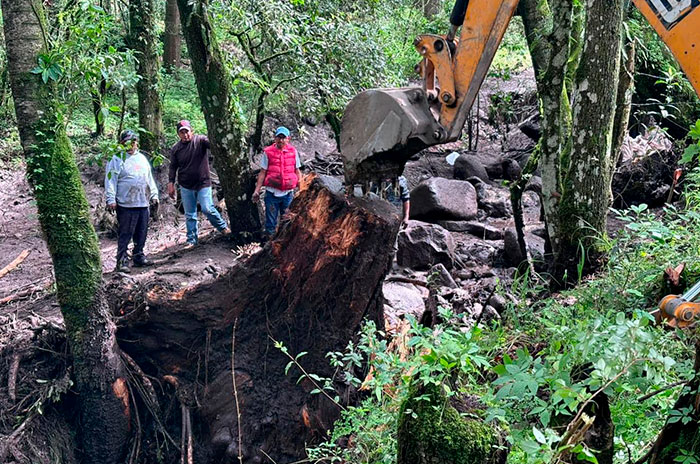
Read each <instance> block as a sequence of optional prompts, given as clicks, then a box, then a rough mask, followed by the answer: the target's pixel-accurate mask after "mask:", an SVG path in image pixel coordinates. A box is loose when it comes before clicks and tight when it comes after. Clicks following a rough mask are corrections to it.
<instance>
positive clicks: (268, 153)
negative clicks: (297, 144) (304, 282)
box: [253, 127, 301, 237]
mask: <svg viewBox="0 0 700 464" xmlns="http://www.w3.org/2000/svg"><path fill="white" fill-rule="evenodd" d="M260 167H261V168H262V169H260V174H258V181H257V183H256V185H255V192H253V202H254V203H257V202H258V201H259V200H260V188H261V187H262V186H263V185H264V186H265V234H266V236H267V237H270V236H272V234H274V233H275V229H277V219H278V217H279V216H281V215H282V214H284V212H285V211H287V208H288V207H289V204H290V203H291V202H292V199H293V198H294V189H295V188H296V187H297V185H298V184H299V179H301V171H299V168H300V167H301V161H300V160H299V154H298V153H297V149H296V148H294V147H293V146H292V144H290V143H289V129H287V128H286V127H278V128H277V130H276V131H275V141H274V143H273V144H272V145H270V146H269V147H265V149H264V150H263V155H262V158H261V160H260Z"/></svg>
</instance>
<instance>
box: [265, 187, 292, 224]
mask: <svg viewBox="0 0 700 464" xmlns="http://www.w3.org/2000/svg"><path fill="white" fill-rule="evenodd" d="M293 199H294V192H293V191H292V192H289V193H288V194H286V195H284V196H281V197H276V196H274V195H273V194H272V193H270V192H265V233H266V234H267V235H272V234H274V233H275V229H277V218H278V217H279V216H281V215H283V214H284V212H285V211H287V208H289V204H290V203H291V202H292V200H293Z"/></svg>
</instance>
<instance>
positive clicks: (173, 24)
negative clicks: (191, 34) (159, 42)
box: [163, 0, 182, 71]
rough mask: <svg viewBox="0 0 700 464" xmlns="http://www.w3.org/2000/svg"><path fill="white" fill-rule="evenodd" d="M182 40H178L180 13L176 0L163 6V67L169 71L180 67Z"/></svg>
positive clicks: (171, 0) (168, 0)
mask: <svg viewBox="0 0 700 464" xmlns="http://www.w3.org/2000/svg"><path fill="white" fill-rule="evenodd" d="M181 53H182V39H181V38H180V13H179V12H178V9H177V0H167V2H166V4H165V43H164V44H163V67H164V68H165V69H166V70H167V71H171V70H173V69H175V68H179V67H180V54H181Z"/></svg>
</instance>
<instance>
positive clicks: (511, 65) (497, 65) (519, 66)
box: [489, 16, 532, 80]
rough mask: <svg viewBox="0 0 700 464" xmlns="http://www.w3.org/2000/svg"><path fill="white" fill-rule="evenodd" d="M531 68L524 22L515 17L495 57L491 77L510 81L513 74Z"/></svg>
mask: <svg viewBox="0 0 700 464" xmlns="http://www.w3.org/2000/svg"><path fill="white" fill-rule="evenodd" d="M530 66H532V61H531V58H530V52H529V50H528V47H527V40H526V39H525V27H524V26H523V20H522V19H521V18H520V17H519V16H515V17H513V19H512V20H511V22H510V24H509V25H508V29H506V33H505V35H504V36H503V41H502V42H501V46H500V47H498V51H496V55H495V56H494V57H493V62H492V63H491V68H489V75H490V76H495V77H500V78H502V79H506V80H508V79H510V77H511V75H512V74H514V73H517V72H521V71H524V70H525V69H527V68H528V67H530Z"/></svg>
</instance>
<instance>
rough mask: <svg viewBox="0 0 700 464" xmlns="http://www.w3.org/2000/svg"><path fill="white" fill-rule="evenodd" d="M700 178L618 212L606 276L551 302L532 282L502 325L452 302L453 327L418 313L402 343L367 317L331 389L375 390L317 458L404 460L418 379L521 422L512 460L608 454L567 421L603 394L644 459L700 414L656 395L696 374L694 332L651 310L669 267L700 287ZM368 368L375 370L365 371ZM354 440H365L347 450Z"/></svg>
mask: <svg viewBox="0 0 700 464" xmlns="http://www.w3.org/2000/svg"><path fill="white" fill-rule="evenodd" d="M699 180H700V170H696V171H694V172H693V173H691V174H690V175H689V181H688V186H687V189H688V191H687V192H686V202H687V205H688V208H687V209H684V210H679V209H677V208H674V207H667V208H665V209H664V210H663V211H662V212H659V211H650V210H649V208H647V207H646V205H641V206H636V207H634V208H631V209H630V210H628V211H625V212H618V215H619V219H620V220H621V221H622V223H623V224H624V227H623V228H622V229H621V230H620V231H619V232H618V234H617V237H615V238H608V237H604V238H601V239H600V245H601V246H602V247H604V248H605V249H606V251H607V252H608V253H609V261H608V264H607V267H606V271H605V272H604V273H603V274H601V275H600V276H599V277H598V278H596V279H591V280H588V281H587V282H585V283H583V284H581V285H580V286H579V287H578V288H576V289H573V290H570V291H567V292H565V293H562V294H558V295H555V296H553V297H550V298H545V299H539V298H536V297H535V296H533V295H535V293H534V292H533V291H532V289H530V290H528V289H526V288H522V289H521V291H520V292H518V293H517V294H518V295H519V302H518V303H517V304H513V305H512V306H511V308H510V310H509V311H508V312H507V316H506V318H505V319H504V320H503V321H502V323H501V324H497V325H492V326H489V327H481V328H478V327H467V326H465V325H463V323H462V322H461V320H460V319H458V318H457V317H455V316H454V315H453V314H452V313H451V312H450V311H449V310H448V309H446V308H443V309H441V312H442V320H444V321H445V322H444V323H442V324H440V325H439V326H437V327H435V328H434V329H425V328H422V327H420V326H418V325H417V324H416V323H415V321H413V320H411V323H410V329H409V330H408V332H407V334H406V336H405V338H404V339H403V341H402V338H401V336H398V337H397V338H395V339H394V340H393V341H392V340H387V339H386V334H384V333H383V332H381V331H379V330H377V329H376V327H374V325H372V324H367V325H366V326H365V327H364V329H363V330H362V332H361V334H360V337H359V341H358V342H357V343H356V344H350V345H349V346H348V349H347V350H346V351H344V352H342V353H332V354H329V357H330V360H331V363H332V364H333V366H335V367H336V368H337V375H336V377H335V378H333V379H326V380H328V381H329V382H330V383H324V384H323V385H325V386H324V388H332V386H333V385H337V384H338V383H343V384H349V385H353V386H355V387H358V386H362V387H361V390H362V391H365V392H367V394H366V396H364V399H363V400H362V401H361V402H360V403H359V404H357V405H342V406H343V413H342V418H341V419H340V421H339V422H338V423H337V424H336V426H335V428H334V430H333V432H332V434H331V435H330V436H329V439H328V441H327V442H326V443H324V444H323V445H321V446H318V447H315V448H313V449H309V450H308V452H309V457H310V459H311V460H312V462H341V461H342V462H347V463H394V462H396V461H395V460H396V455H395V448H396V433H397V428H398V425H399V421H400V420H401V417H402V416H401V415H400V414H399V411H400V410H401V405H403V404H406V401H407V399H408V398H409V397H410V395H411V386H412V382H414V383H413V387H415V388H417V389H419V388H423V387H426V388H427V387H430V388H438V389H440V390H439V391H441V392H442V393H443V394H444V395H445V396H446V397H447V398H451V397H452V396H454V395H456V394H460V395H461V394H463V393H465V392H469V393H474V394H477V395H479V396H480V398H481V401H483V402H484V403H485V404H486V405H487V408H486V410H485V412H484V416H483V417H484V419H485V420H487V421H496V422H497V423H499V424H508V426H509V427H508V431H509V438H508V440H509V442H510V443H511V446H512V449H511V454H510V457H509V462H510V463H528V464H531V463H549V462H551V460H552V459H555V458H557V457H558V456H561V455H562V453H565V454H573V455H575V456H577V457H578V459H580V460H583V461H588V462H596V459H595V453H594V450H590V449H587V448H586V446H585V445H584V444H583V443H570V444H567V445H566V446H562V445H561V444H560V441H561V438H562V435H563V431H564V430H563V426H565V425H566V424H567V423H568V422H569V421H570V420H571V419H572V418H573V417H574V416H575V415H577V414H578V413H579V412H581V411H582V408H583V407H584V406H585V404H586V402H587V401H588V400H590V399H591V397H592V396H593V395H594V394H597V393H598V392H604V393H605V394H607V395H608V399H609V401H610V408H611V414H612V418H613V421H614V423H615V430H616V435H615V445H616V448H615V453H616V456H617V459H619V462H627V459H628V456H631V457H632V459H633V461H634V460H636V459H639V458H640V457H641V455H642V454H644V452H645V450H646V449H648V443H649V442H650V441H652V440H653V439H654V438H655V437H656V436H657V434H658V432H659V430H660V429H661V427H662V426H663V425H664V424H665V423H666V422H667V420H668V421H670V422H679V423H681V424H683V423H688V421H690V420H693V418H692V416H691V415H690V412H691V411H689V410H684V409H678V410H674V407H673V404H674V402H675V399H676V398H677V395H678V394H679V392H680V387H678V388H673V389H668V390H665V391H663V392H661V393H660V394H654V395H652V396H650V397H648V398H645V395H647V394H649V393H654V392H657V391H658V390H661V389H663V388H664V387H666V386H668V385H670V384H673V383H676V382H678V381H682V380H688V379H690V378H692V377H693V375H694V373H693V361H692V357H693V353H694V340H693V338H692V334H688V333H686V332H684V331H678V330H676V331H669V330H668V329H666V328H664V327H659V326H656V325H655V324H654V322H653V318H652V317H651V316H650V314H649V310H650V309H652V308H653V307H654V306H656V304H657V302H658V301H659V300H660V298H661V297H662V296H664V294H665V293H664V283H663V278H662V276H663V272H664V269H665V268H666V267H668V266H669V265H671V264H677V263H679V262H685V263H686V265H687V267H686V269H687V271H686V272H688V275H689V277H688V279H689V280H690V281H689V282H688V285H691V284H692V283H694V277H695V276H699V275H700V258H698V256H699V255H700V237H699V236H698V235H697V234H696V231H697V229H698V227H700V212H698V210H697V208H698V207H700V197H698V196H697V194H695V190H696V187H695V186H696V185H698V181H699ZM402 346H403V348H399V347H402ZM364 363H366V364H367V367H368V368H369V373H370V375H366V374H367V373H368V371H363V373H362V374H361V375H359V374H358V372H359V371H360V370H361V369H362V367H363V366H364V365H365V364H364ZM363 376H366V377H364V378H363ZM408 409H410V411H408ZM405 413H407V414H408V415H410V416H411V417H414V416H413V414H414V413H415V414H416V417H417V416H418V415H419V414H418V412H417V411H416V408H407V409H406V410H405ZM348 436H352V437H353V439H352V445H351V446H350V447H345V448H343V447H340V446H339V445H338V444H337V443H339V440H341V439H342V437H348ZM628 453H629V454H628ZM680 456H683V457H684V459H686V456H691V457H692V454H680ZM688 459H690V458H688ZM616 462H618V461H616ZM688 462H691V461H688Z"/></svg>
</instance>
